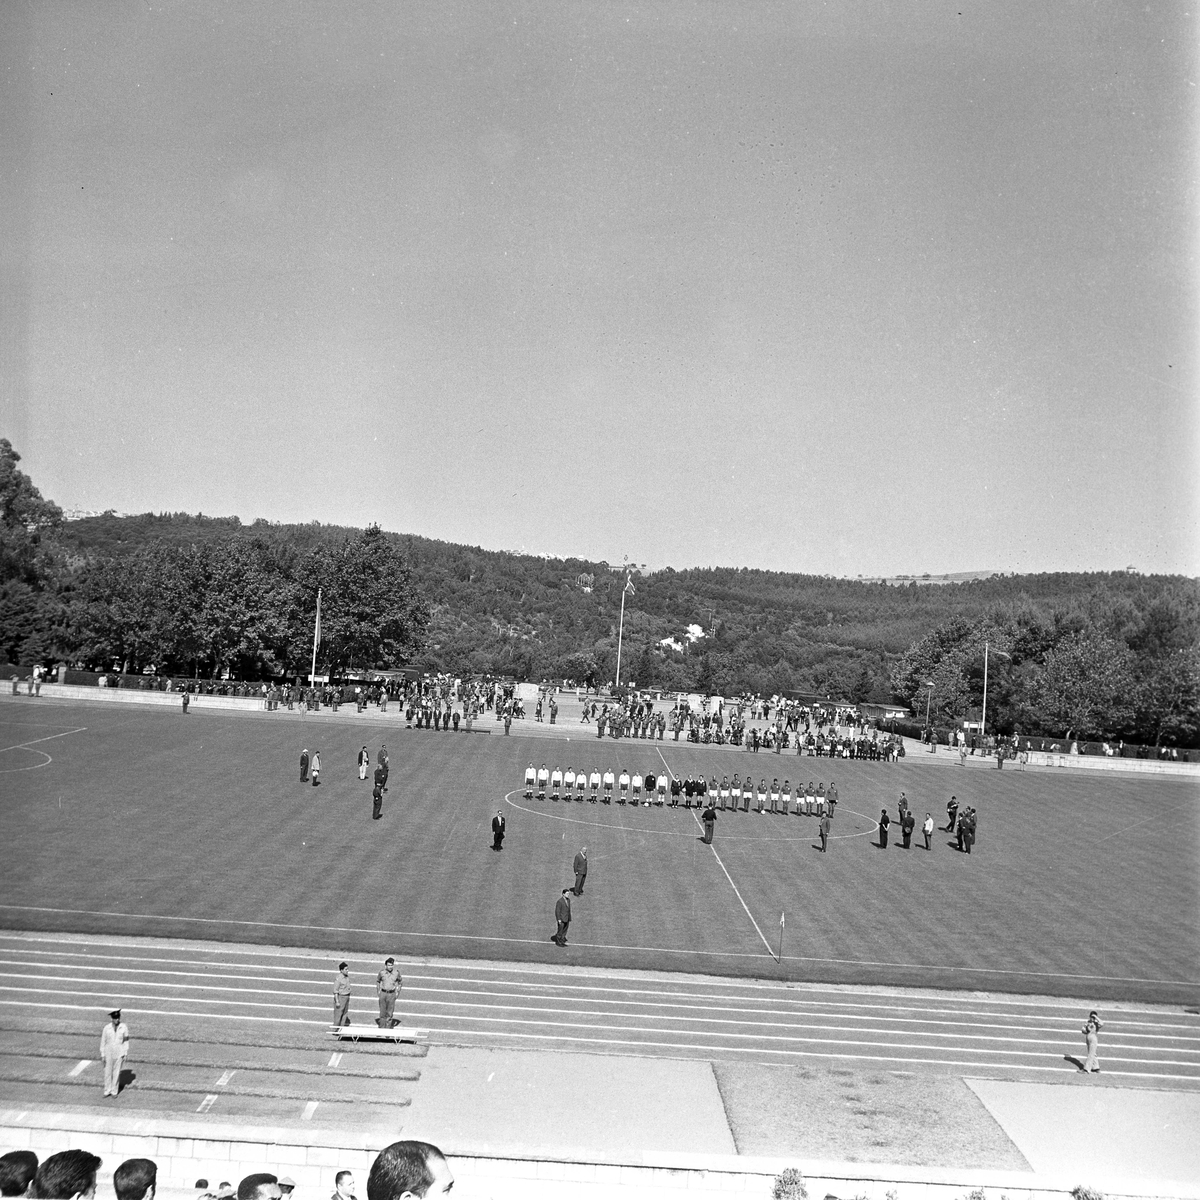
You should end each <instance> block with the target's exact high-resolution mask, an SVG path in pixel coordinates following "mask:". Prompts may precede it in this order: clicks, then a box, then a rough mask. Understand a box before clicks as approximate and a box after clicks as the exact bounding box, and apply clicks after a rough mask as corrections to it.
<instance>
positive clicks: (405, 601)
mask: <svg viewBox="0 0 1200 1200" xmlns="http://www.w3.org/2000/svg"><path fill="white" fill-rule="evenodd" d="M19 461H20V459H19V456H18V455H17V454H16V452H15V451H14V450H13V449H12V446H11V445H10V444H9V443H8V442H7V441H3V440H0V567H2V569H3V578H2V581H0V639H2V642H0V651H2V652H3V654H4V656H5V657H6V658H7V659H8V660H9V661H12V662H16V663H32V662H36V661H42V662H49V661H56V660H59V659H62V660H66V661H68V662H71V663H74V664H79V665H83V666H89V667H95V668H97V669H101V670H109V669H113V668H117V669H120V670H124V671H132V672H134V673H138V672H141V671H143V670H145V669H147V668H153V669H154V670H156V671H159V672H167V673H172V674H178V673H184V674H188V675H193V674H195V675H201V676H205V677H216V676H220V675H223V674H225V673H227V672H228V673H229V674H231V675H233V676H234V677H236V678H242V679H247V678H250V679H253V678H259V677H267V676H275V675H280V674H287V675H295V674H300V673H303V672H306V671H307V670H308V669H309V667H310V665H311V653H312V643H313V631H314V620H315V616H316V603H317V595H318V591H319V592H320V594H321V597H322V621H321V631H322V639H321V645H320V647H319V652H318V656H317V662H318V667H319V668H324V669H327V670H331V671H333V672H335V673H340V672H348V671H353V670H355V669H364V668H371V667H392V666H398V665H401V664H403V663H407V662H409V661H411V659H412V658H413V656H414V655H415V654H417V653H418V652H419V650H420V648H421V646H422V645H423V641H424V631H425V627H426V625H427V623H428V612H427V609H426V606H425V604H424V601H423V600H422V598H421V596H420V593H419V591H418V589H417V587H416V585H415V582H414V580H413V578H412V573H411V571H410V569H409V566H408V563H407V561H406V560H405V557H404V555H403V553H402V552H401V550H400V547H399V546H398V545H397V543H396V541H395V539H393V538H389V537H388V536H387V535H385V534H383V533H382V532H381V531H380V530H379V528H378V527H375V526H373V527H371V528H369V529H366V530H355V531H345V532H344V533H343V535H342V536H340V537H337V538H329V539H320V540H316V541H313V542H312V543H311V544H310V545H308V546H307V547H304V546H300V545H298V544H297V543H296V542H294V541H288V540H285V539H280V538H266V537H263V536H260V534H259V533H258V532H256V530H255V528H254V527H251V528H250V529H243V528H241V526H240V525H239V524H237V523H231V522H211V523H208V522H200V523H199V524H198V529H199V530H200V531H202V533H201V536H197V537H194V538H179V537H174V538H165V537H160V538H156V539H154V540H149V541H147V540H145V539H143V538H121V539H120V540H119V541H117V542H116V544H115V546H114V545H112V544H110V545H108V546H106V548H105V549H106V550H107V551H108V552H107V553H104V552H100V553H97V552H95V551H93V550H92V549H91V547H89V546H88V545H86V544H85V543H84V542H82V541H81V540H80V539H79V538H78V537H77V536H73V534H74V533H75V531H74V530H72V529H71V525H73V524H78V523H74V522H73V523H71V524H64V522H63V521H62V514H61V512H60V511H59V510H58V508H57V506H55V505H53V504H51V503H50V502H48V501H45V500H43V499H42V497H41V496H40V494H39V493H38V491H37V489H36V487H34V486H33V484H32V482H31V481H30V480H29V479H28V477H27V476H25V475H24V473H23V472H22V471H21V470H20V469H19V468H18V467H17V465H16V464H17V463H18V462H19ZM102 527H104V528H107V527H108V523H107V522H105V523H103V526H102ZM114 549H115V550H116V552H115V553H113V551H114Z"/></svg>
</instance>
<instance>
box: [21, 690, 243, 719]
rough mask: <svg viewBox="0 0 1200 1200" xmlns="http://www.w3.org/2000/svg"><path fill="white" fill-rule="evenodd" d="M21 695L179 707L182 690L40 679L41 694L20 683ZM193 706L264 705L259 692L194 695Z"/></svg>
mask: <svg viewBox="0 0 1200 1200" xmlns="http://www.w3.org/2000/svg"><path fill="white" fill-rule="evenodd" d="M19 696H20V698H21V699H27V700H30V701H32V702H34V703H36V702H37V701H38V700H39V699H40V698H41V696H48V697H50V698H51V699H56V700H98V701H100V702H101V703H104V704H151V705H157V706H158V707H160V708H161V707H163V706H164V705H165V706H166V707H168V708H182V707H183V693H182V692H151V691H142V690H141V689H139V688H107V687H84V686H83V685H82V684H77V683H43V684H42V690H41V696H28V695H27V694H26V692H25V685H24V684H22V685H21V691H20V694H19ZM188 703H189V705H190V706H191V707H193V708H233V709H241V710H242V711H243V712H258V711H261V710H262V709H264V708H266V707H267V702H266V700H265V699H263V697H261V696H197V695H194V694H193V695H191V696H190V698H189V701H188Z"/></svg>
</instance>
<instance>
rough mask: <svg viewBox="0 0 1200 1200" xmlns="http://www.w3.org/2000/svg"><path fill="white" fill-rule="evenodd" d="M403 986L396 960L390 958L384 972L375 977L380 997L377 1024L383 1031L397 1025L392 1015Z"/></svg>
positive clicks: (386, 962)
mask: <svg viewBox="0 0 1200 1200" xmlns="http://www.w3.org/2000/svg"><path fill="white" fill-rule="evenodd" d="M403 986H404V980H403V979H402V978H401V977H400V972H399V971H397V970H396V960H395V959H394V958H388V959H387V960H386V961H385V962H384V964H383V970H382V971H380V972H379V974H378V975H376V976H375V992H376V994H377V995H378V996H379V1016H378V1017H377V1018H376V1020H375V1024H376V1025H378V1026H379V1027H380V1028H381V1029H391V1028H392V1026H393V1025H395V1024H396V1023H397V1022H396V1019H395V1017H393V1016H392V1013H393V1012H395V1009H396V993H397V992H398V991H399V990H400V989H401V987H403Z"/></svg>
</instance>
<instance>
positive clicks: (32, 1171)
mask: <svg viewBox="0 0 1200 1200" xmlns="http://www.w3.org/2000/svg"><path fill="white" fill-rule="evenodd" d="M37 1169H38V1156H37V1155H36V1154H34V1152H33V1151H32V1150H11V1151H9V1153H8V1154H5V1155H4V1156H3V1157H0V1196H23V1195H25V1193H26V1192H27V1191H28V1190H29V1185H30V1184H31V1183H32V1182H33V1177H34V1176H35V1175H36V1174H37Z"/></svg>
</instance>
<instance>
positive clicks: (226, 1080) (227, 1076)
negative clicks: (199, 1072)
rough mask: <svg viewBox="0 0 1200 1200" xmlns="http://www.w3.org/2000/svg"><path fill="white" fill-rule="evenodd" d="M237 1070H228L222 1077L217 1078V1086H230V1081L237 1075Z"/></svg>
mask: <svg viewBox="0 0 1200 1200" xmlns="http://www.w3.org/2000/svg"><path fill="white" fill-rule="evenodd" d="M236 1074H237V1072H236V1071H226V1072H225V1073H224V1074H223V1075H222V1076H221V1078H220V1079H218V1080H217V1083H216V1086H217V1087H228V1085H229V1081H230V1080H231V1079H232V1078H233V1077H234V1075H236Z"/></svg>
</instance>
